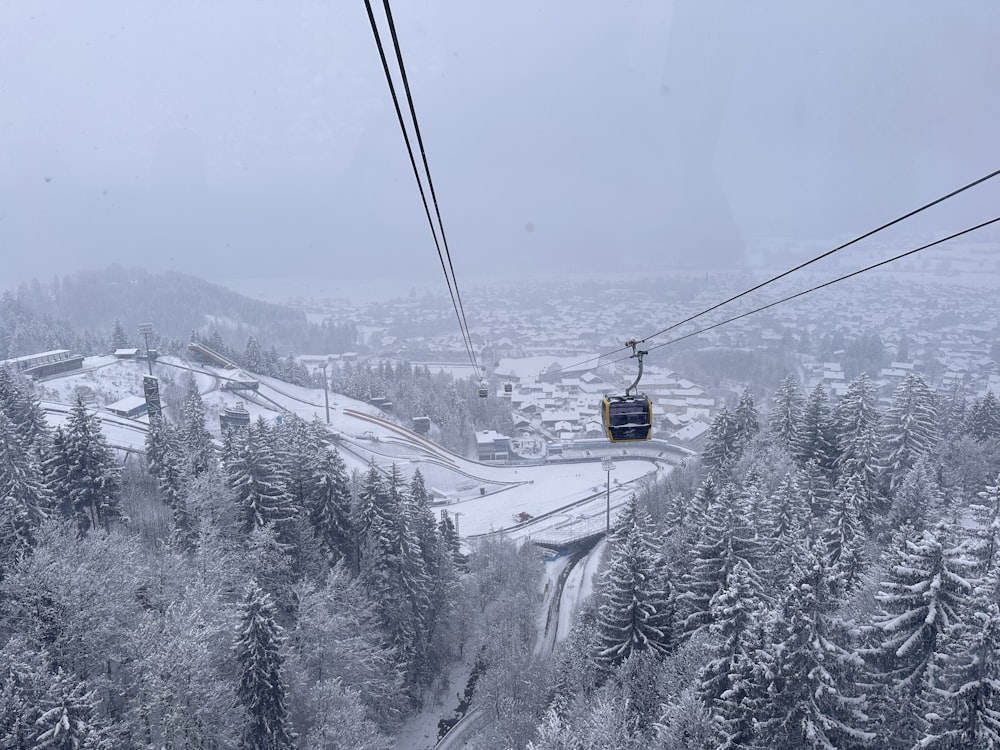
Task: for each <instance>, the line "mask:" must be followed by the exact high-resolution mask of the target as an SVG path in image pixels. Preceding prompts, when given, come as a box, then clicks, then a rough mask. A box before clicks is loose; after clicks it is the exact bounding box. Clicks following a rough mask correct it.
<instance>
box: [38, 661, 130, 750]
mask: <svg viewBox="0 0 1000 750" xmlns="http://www.w3.org/2000/svg"><path fill="white" fill-rule="evenodd" d="M94 705H95V697H94V693H93V692H88V691H87V687H86V685H85V683H83V682H80V681H77V680H76V679H75V678H74V677H73V676H72V675H70V674H67V673H66V672H63V671H62V669H59V670H58V672H57V673H56V674H55V675H54V678H53V681H52V684H51V685H50V686H49V689H48V690H47V691H46V693H45V696H44V698H43V699H42V705H41V707H40V708H41V714H40V715H39V717H38V718H37V719H36V720H35V736H34V737H33V738H32V739H33V744H32V745H30V748H31V750H45V749H46V748H53V749H54V750H90V748H94V750H98V749H104V748H107V749H108V750H110V747H111V746H110V744H109V743H107V735H106V733H105V731H104V729H103V727H101V726H100V725H99V724H97V723H96V722H95V721H94V715H95V713H96V711H95V708H94Z"/></svg>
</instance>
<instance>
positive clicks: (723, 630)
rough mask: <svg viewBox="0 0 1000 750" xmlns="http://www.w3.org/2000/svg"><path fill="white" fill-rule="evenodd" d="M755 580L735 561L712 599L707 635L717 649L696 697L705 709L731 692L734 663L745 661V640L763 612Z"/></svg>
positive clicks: (701, 674) (700, 678)
mask: <svg viewBox="0 0 1000 750" xmlns="http://www.w3.org/2000/svg"><path fill="white" fill-rule="evenodd" d="M755 579H756V575H755V574H754V573H753V571H751V570H750V569H749V568H748V567H747V565H746V563H745V562H743V561H742V560H737V561H736V565H735V566H734V567H733V569H732V570H731V571H729V575H728V576H726V585H725V587H724V588H723V589H722V590H721V591H719V593H718V594H717V595H716V596H715V597H714V598H713V599H712V602H711V614H712V625H711V626H710V628H709V632H710V633H711V635H712V636H714V637H715V638H716V640H717V642H718V645H717V646H716V648H715V649H714V653H713V658H712V659H711V660H710V661H709V662H708V663H707V664H705V666H703V667H702V668H701V670H700V672H699V674H698V693H699V695H700V696H701V698H702V700H703V701H704V702H705V704H706V705H707V706H708V707H709V708H713V707H714V706H715V704H716V702H717V701H719V700H720V699H721V698H722V696H723V695H724V694H726V693H727V692H728V691H730V690H731V689H732V688H733V680H732V677H733V675H735V674H736V673H737V662H738V661H740V660H741V659H746V658H748V643H747V637H748V634H749V632H750V629H751V626H752V625H753V623H754V621H755V620H757V619H758V618H759V617H761V615H762V611H763V604H762V602H761V600H760V596H759V590H758V581H756V580H755Z"/></svg>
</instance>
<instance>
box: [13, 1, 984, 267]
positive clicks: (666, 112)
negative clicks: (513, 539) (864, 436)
mask: <svg viewBox="0 0 1000 750" xmlns="http://www.w3.org/2000/svg"><path fill="white" fill-rule="evenodd" d="M376 4H378V3H377V2H376ZM394 13H395V16H396V21H397V26H398V30H399V34H400V40H401V44H402V47H403V52H404V55H405V57H406V61H407V63H408V68H409V73H410V77H411V85H412V89H413V93H414V97H415V100H416V106H417V110H418V114H419V115H420V119H421V126H422V130H423V134H424V138H425V142H426V145H427V149H428V156H429V159H430V164H431V168H432V170H433V174H434V178H435V185H436V187H437V190H438V197H439V199H440V201H441V209H442V212H443V215H444V220H445V226H446V228H447V230H448V233H449V240H450V243H451V247H452V253H453V256H454V260H455V267H456V271H457V272H458V275H459V278H460V279H463V278H468V279H474V278H478V277H480V276H482V275H483V274H487V273H491V272H500V271H502V272H503V273H504V274H505V275H510V274H511V273H512V271H511V267H512V266H513V267H515V270H514V271H513V272H514V273H520V272H521V271H519V270H517V268H518V267H520V266H523V267H524V270H523V273H524V274H525V275H530V274H531V271H532V268H538V269H541V270H545V271H551V270H552V269H554V268H558V267H560V266H567V267H570V268H574V269H577V268H585V269H588V270H595V269H599V268H601V267H602V266H608V267H614V268H621V267H625V268H640V269H645V268H653V269H655V270H660V269H665V268H669V267H670V266H672V265H674V264H681V265H687V266H692V265H698V266H701V265H705V264H708V263H715V264H724V265H727V266H729V265H732V264H734V263H740V262H742V259H743V258H744V255H743V247H744V243H745V242H746V241H747V240H754V239H756V238H759V237H761V236H763V235H776V236H783V237H789V238H794V239H802V240H817V239H819V240H822V239H826V238H840V237H844V236H846V235H850V234H855V233H859V232H861V231H863V230H865V229H868V228H870V227H872V226H874V225H875V224H877V223H881V221H883V220H885V219H887V218H889V217H891V216H893V215H895V214H898V213H902V212H903V211H905V210H908V209H909V208H911V207H913V206H915V205H917V204H919V203H921V202H923V201H926V200H927V199H930V198H933V197H936V196H937V195H938V194H941V193H943V192H945V191H946V190H948V189H951V188H953V187H957V186H958V185H960V184H962V183H963V182H966V181H969V180H971V179H973V178H975V177H978V176H981V175H983V174H985V173H987V172H989V171H992V170H993V169H996V168H998V167H1000V138H998V137H997V133H998V132H1000V130H998V128H1000V117H998V116H1000V97H998V96H997V81H998V80H1000V2H997V1H996V0H982V1H978V0H954V1H952V2H944V1H943V0H927V1H926V2H925V1H923V0H897V1H894V2H893V1H887V0H878V1H875V0H863V1H862V0H858V1H856V2H845V1H844V0H840V1H838V2H832V1H823V2H818V1H817V2H809V1H807V0H788V1H787V2H778V1H776V0H772V1H767V2H757V1H755V0H747V1H743V0H740V1H739V2H737V0H731V1H727V2H715V1H713V0H683V1H682V0H678V1H676V2H667V1H666V0H660V1H658V2H640V1H636V2H627V1H623V0H602V1H601V2H586V1H583V0H536V1H533V2H526V1H521V0H405V1H404V0H396V2H395V3H394ZM409 170H410V167H409V163H408V161H407V157H406V154H405V151H404V148H403V144H402V139H401V136H400V134H399V131H398V126H397V124H396V121H395V115H394V113H393V111H392V107H391V101H390V99H389V96H388V91H387V87H386V84H385V81H384V79H383V77H382V72H381V68H380V64H379V61H378V56H377V53H376V50H375V47H374V42H373V40H372V37H371V33H370V29H369V27H368V22H367V18H366V15H365V10H364V3H363V2H362V0H322V1H317V2H297V1H295V0H280V1H279V0H267V1H257V2H255V1H253V0H230V1H226V0H212V1H211V2H202V1H199V2H183V1H175V2H170V3H164V2H143V1H142V0H120V1H119V2H111V1H110V0H91V1H90V2H87V3H76V2H66V1H65V0H63V1H62V2H59V1H57V0H48V1H45V0H5V2H2V3H0V285H3V286H6V285H10V284H14V283H17V282H18V281H21V280H22V279H25V278H27V277H30V276H33V275H35V276H39V277H42V278H47V277H49V276H51V275H52V274H53V273H64V272H70V271H73V270H76V269H78V268H83V267H99V266H104V265H107V264H109V263H112V262H118V263H122V264H127V265H144V266H148V267H151V268H157V269H161V268H173V269H177V270H181V271H185V272H189V273H195V274H198V275H202V276H207V277H210V278H214V279H223V280H224V279H226V278H233V277H247V276H256V277H259V276H302V275H305V274H308V275H310V276H312V277H313V278H323V277H330V278H337V279H341V280H342V279H344V278H359V277H362V276H366V277H381V276H392V277H395V278H399V277H404V278H409V277H424V278H430V279H432V280H433V279H434V278H435V275H436V274H439V273H440V270H439V268H438V267H437V265H436V264H437V258H436V255H435V253H434V249H433V245H432V244H431V240H430V233H429V230H428V228H427V226H426V222H425V219H424V217H423V213H422V208H421V206H420V203H419V198H418V194H417V190H416V186H415V183H414V180H413V176H412V174H411V173H410V171H409ZM995 182H997V183H1000V178H998V179H997V180H995ZM998 207H1000V184H998V185H992V184H991V185H989V186H986V187H985V188H982V189H980V190H979V191H977V193H976V194H974V195H970V196H968V197H967V198H964V199H963V200H961V201H956V204H955V205H954V206H952V207H949V208H948V209H946V210H941V211H938V212H936V213H935V214H934V215H933V216H930V217H928V219H927V220H926V221H925V222H922V223H919V224H914V225H913V226H912V227H906V228H905V229H903V230H902V231H901V232H900V234H898V235H896V237H897V238H899V240H898V241H900V242H903V241H904V240H903V237H904V236H908V235H909V234H910V233H915V234H919V233H920V232H930V231H932V230H939V229H944V230H948V229H958V228H961V227H962V226H964V225H966V224H969V223H973V222H974V221H976V220H981V219H985V218H992V215H993V214H992V213H991V211H992V212H995V211H996V209H997V208H998ZM887 239H891V238H887Z"/></svg>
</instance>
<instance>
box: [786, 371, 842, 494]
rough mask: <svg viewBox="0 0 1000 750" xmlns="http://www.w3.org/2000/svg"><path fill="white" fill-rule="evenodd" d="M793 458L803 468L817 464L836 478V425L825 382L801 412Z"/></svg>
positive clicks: (819, 386)
mask: <svg viewBox="0 0 1000 750" xmlns="http://www.w3.org/2000/svg"><path fill="white" fill-rule="evenodd" d="M792 455H793V456H794V457H795V460H796V461H798V462H799V465H800V466H805V465H806V464H807V463H809V462H810V461H815V462H816V463H817V464H818V465H819V467H820V468H821V469H823V471H824V472H826V474H827V476H828V477H830V478H833V477H834V476H835V474H834V471H835V465H836V460H837V457H838V449H837V433H836V425H835V423H834V421H833V416H832V414H831V413H830V404H829V400H828V398H827V394H826V389H825V388H823V384H822V383H818V384H817V385H816V387H815V388H813V390H812V392H811V393H810V394H809V398H808V400H807V401H806V405H805V408H804V409H803V410H802V421H801V422H800V423H799V430H798V433H797V434H796V436H795V443H794V445H793V446H792Z"/></svg>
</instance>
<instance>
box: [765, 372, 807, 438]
mask: <svg viewBox="0 0 1000 750" xmlns="http://www.w3.org/2000/svg"><path fill="white" fill-rule="evenodd" d="M772 401H773V403H774V405H773V406H772V408H771V411H770V413H769V414H768V426H769V427H770V428H771V433H772V434H773V435H774V436H775V437H776V438H777V439H778V442H779V443H780V444H781V445H783V446H784V447H785V449H786V450H787V451H788V452H789V453H794V450H795V445H796V442H797V437H796V436H797V435H798V431H799V425H800V424H801V423H802V412H803V410H804V408H805V398H804V397H803V395H802V390H801V389H800V388H799V381H798V380H796V379H795V376H794V375H793V374H792V373H789V374H788V375H786V376H785V379H784V380H782V381H781V385H780V386H779V388H778V390H777V391H776V392H775V394H774V396H773V397H772Z"/></svg>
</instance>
